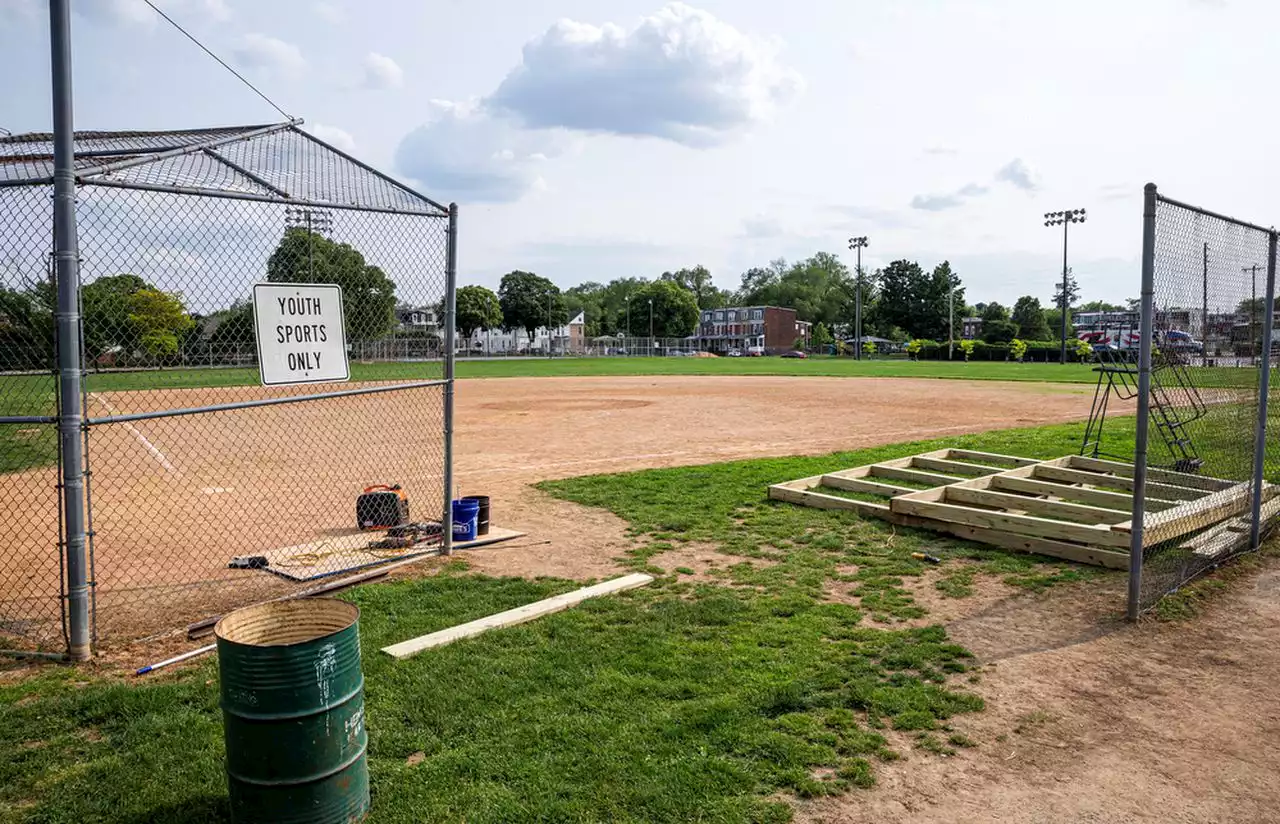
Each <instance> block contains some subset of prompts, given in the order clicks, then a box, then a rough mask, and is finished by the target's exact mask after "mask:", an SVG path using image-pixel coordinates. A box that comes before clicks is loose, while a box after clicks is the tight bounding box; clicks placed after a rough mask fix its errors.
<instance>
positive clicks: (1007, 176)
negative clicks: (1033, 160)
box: [996, 157, 1040, 192]
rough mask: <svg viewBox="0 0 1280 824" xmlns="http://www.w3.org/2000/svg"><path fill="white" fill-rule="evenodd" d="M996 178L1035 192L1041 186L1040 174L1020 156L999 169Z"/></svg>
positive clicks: (1026, 190)
mask: <svg viewBox="0 0 1280 824" xmlns="http://www.w3.org/2000/svg"><path fill="white" fill-rule="evenodd" d="M996 180H998V181H1000V182H1002V183H1010V184H1012V185H1014V186H1016V187H1018V188H1019V189H1022V190H1023V191H1025V192H1034V191H1035V190H1036V189H1039V188H1040V176H1039V175H1038V174H1036V172H1035V170H1034V169H1032V168H1031V167H1030V166H1028V165H1027V164H1026V163H1025V162H1023V160H1022V158H1020V157H1015V158H1014V159H1013V160H1010V161H1009V162H1008V163H1006V164H1005V165H1004V166H1001V167H1000V168H999V169H997V170H996Z"/></svg>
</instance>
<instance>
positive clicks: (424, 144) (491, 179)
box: [396, 100, 566, 203]
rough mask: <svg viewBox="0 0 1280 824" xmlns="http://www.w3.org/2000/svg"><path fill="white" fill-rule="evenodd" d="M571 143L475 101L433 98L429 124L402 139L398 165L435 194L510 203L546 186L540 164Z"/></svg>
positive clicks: (557, 134) (436, 195)
mask: <svg viewBox="0 0 1280 824" xmlns="http://www.w3.org/2000/svg"><path fill="white" fill-rule="evenodd" d="M565 143H566V138H565V136H564V134H563V133H561V132H559V131H557V130H537V131H530V130H527V129H522V128H520V127H519V125H518V124H516V123H514V122H512V121H511V119H510V118H507V117H502V116H500V115H495V114H493V113H492V112H489V111H487V110H486V109H484V107H482V106H479V105H477V104H475V103H450V102H448V101H444V100H433V101H431V104H430V116H429V118H428V120H427V122H426V123H425V124H424V125H422V126H419V127H418V128H417V129H415V130H414V131H412V132H410V133H409V134H407V135H405V137H404V139H403V140H401V141H400V146H399V148H397V150H396V166H397V168H398V169H399V171H400V172H401V173H403V174H405V175H407V176H409V177H411V178H413V179H414V180H417V181H419V182H421V184H422V188H423V190H425V191H426V192H427V193H428V194H429V195H431V196H432V197H440V198H445V199H457V200H460V201H472V202H489V203H508V202H511V201H515V200H519V199H520V198H521V197H523V196H524V195H525V194H527V193H528V192H529V191H531V190H534V189H536V188H539V187H541V186H542V185H543V182H542V179H541V176H540V174H539V168H540V167H541V166H542V165H543V164H544V163H546V161H547V160H548V159H549V158H552V157H555V156H557V155H559V154H560V153H561V152H562V151H563V150H564V147H565Z"/></svg>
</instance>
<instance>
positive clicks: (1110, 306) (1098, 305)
mask: <svg viewBox="0 0 1280 824" xmlns="http://www.w3.org/2000/svg"><path fill="white" fill-rule="evenodd" d="M1059 288H1061V287H1059ZM1076 311H1077V312H1125V311H1128V309H1127V308H1126V307H1124V306H1121V305H1120V304H1118V303H1108V302H1107V301H1105V300H1091V301H1088V302H1087V303H1082V304H1080V305H1079V306H1077V307H1076Z"/></svg>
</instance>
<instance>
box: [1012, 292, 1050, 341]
mask: <svg viewBox="0 0 1280 824" xmlns="http://www.w3.org/2000/svg"><path fill="white" fill-rule="evenodd" d="M1012 320H1013V322H1014V323H1016V324H1018V335H1019V337H1020V338H1021V339H1022V340H1052V336H1051V335H1050V333H1049V324H1047V323H1045V319H1044V307H1042V306H1041V305H1040V299H1039V298H1034V297H1032V296H1031V295H1023V296H1022V297H1020V298H1018V302H1017V303H1015V304H1014V305H1013V317H1012Z"/></svg>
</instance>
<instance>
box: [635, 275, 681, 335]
mask: <svg viewBox="0 0 1280 824" xmlns="http://www.w3.org/2000/svg"><path fill="white" fill-rule="evenodd" d="M650 301H652V302H653V335H654V337H658V338H683V337H686V336H688V335H691V334H693V330H694V329H695V328H696V327H697V325H698V301H697V299H696V298H694V296H693V293H692V292H690V291H689V290H688V289H685V288H684V287H682V286H680V284H678V283H674V282H672V281H669V280H655V281H653V282H652V283H648V284H646V285H645V286H644V288H642V289H641V290H640V291H639V292H637V293H636V294H635V296H634V297H632V298H631V303H632V306H631V329H630V330H628V331H629V333H630V334H631V336H632V337H646V336H648V334H649V302H650Z"/></svg>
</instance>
